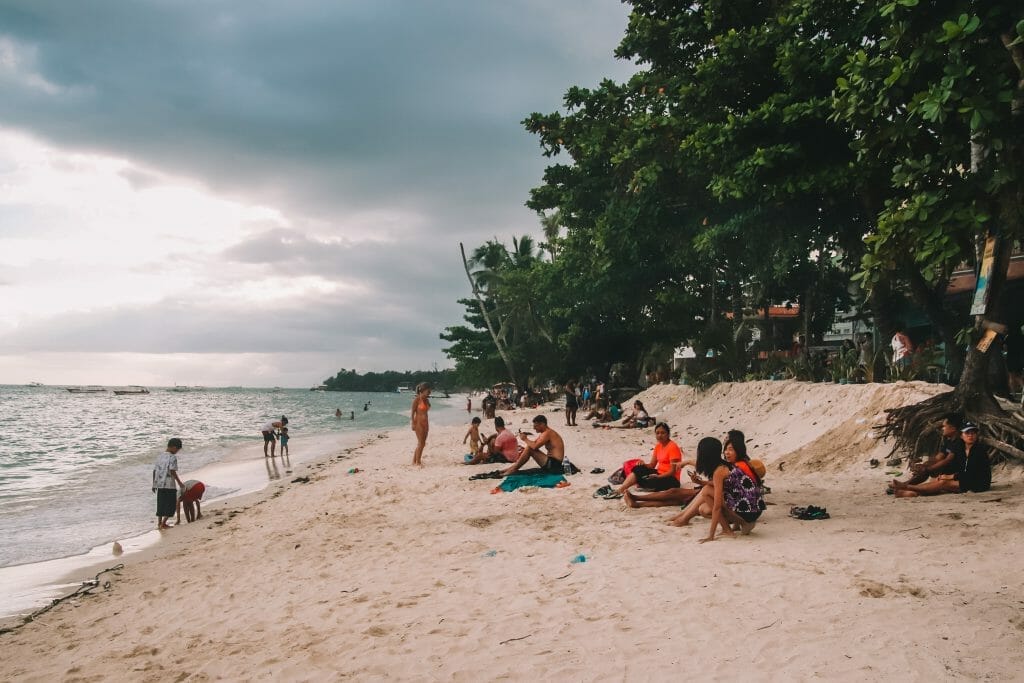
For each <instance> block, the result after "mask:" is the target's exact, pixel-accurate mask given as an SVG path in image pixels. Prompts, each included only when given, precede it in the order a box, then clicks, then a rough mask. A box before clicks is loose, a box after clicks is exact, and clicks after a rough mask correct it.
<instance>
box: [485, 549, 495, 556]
mask: <svg viewBox="0 0 1024 683" xmlns="http://www.w3.org/2000/svg"><path fill="white" fill-rule="evenodd" d="M497 554H498V551H497V550H488V551H487V552H486V553H484V557H494V556H495V555H497Z"/></svg>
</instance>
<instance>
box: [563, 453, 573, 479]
mask: <svg viewBox="0 0 1024 683" xmlns="http://www.w3.org/2000/svg"><path fill="white" fill-rule="evenodd" d="M562 474H564V475H565V476H567V477H568V476H569V475H570V474H572V463H571V462H569V457H568V456H563V457H562Z"/></svg>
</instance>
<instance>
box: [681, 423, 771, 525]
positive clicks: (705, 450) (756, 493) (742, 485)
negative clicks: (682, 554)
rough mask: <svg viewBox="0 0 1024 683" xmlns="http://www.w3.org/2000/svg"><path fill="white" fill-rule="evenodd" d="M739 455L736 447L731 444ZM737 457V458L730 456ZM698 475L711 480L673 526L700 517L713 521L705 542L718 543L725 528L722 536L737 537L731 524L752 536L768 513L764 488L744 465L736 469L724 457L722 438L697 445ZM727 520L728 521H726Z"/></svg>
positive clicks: (730, 448) (711, 439)
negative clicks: (719, 530)
mask: <svg viewBox="0 0 1024 683" xmlns="http://www.w3.org/2000/svg"><path fill="white" fill-rule="evenodd" d="M728 449H729V450H732V451H733V453H734V454H735V450H736V447H735V445H734V444H733V443H729V444H728ZM730 457H735V455H730ZM696 469H697V473H698V474H700V475H701V476H704V477H707V478H708V481H707V483H706V484H704V486H703V487H702V488H701V490H700V493H699V494H697V497H696V498H694V499H693V500H692V501H691V502H690V504H689V505H687V506H686V509H685V510H684V511H683V512H682V513H681V514H679V515H677V516H676V517H673V518H672V520H671V521H670V522H669V524H674V525H675V526H686V525H687V524H689V523H690V520H691V519H693V518H694V517H696V516H697V515H702V516H704V517H710V518H711V528H710V529H709V531H708V535H707V537H706V538H702V539H700V542H701V543H704V542H705V541H713V540H715V533H716V532H717V531H718V527H719V526H721V528H722V533H723V534H724V535H726V536H734V535H735V534H733V530H732V528H731V526H730V525H732V524H735V525H736V526H737V527H738V529H739V531H740V533H743V534H748V533H750V531H751V530H752V529H753V528H754V525H755V524H756V523H757V519H758V518H759V517H760V516H761V513H762V512H764V510H765V504H764V497H763V495H762V492H761V487H760V486H759V485H758V484H757V483H755V481H754V480H753V479H751V478H750V477H749V476H748V475H747V473H746V472H745V471H744V469H745V468H743V467H742V466H733V465H731V464H729V462H727V461H726V460H724V459H723V458H722V444H721V442H720V441H718V439H713V438H711V437H705V438H703V439H701V440H700V443H699V444H697V466H696ZM723 518H724V519H723Z"/></svg>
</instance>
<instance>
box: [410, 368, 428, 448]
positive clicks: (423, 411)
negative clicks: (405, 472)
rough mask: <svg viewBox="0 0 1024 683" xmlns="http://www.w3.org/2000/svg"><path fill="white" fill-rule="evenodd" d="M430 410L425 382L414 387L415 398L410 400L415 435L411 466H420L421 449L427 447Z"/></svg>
mask: <svg viewBox="0 0 1024 683" xmlns="http://www.w3.org/2000/svg"><path fill="white" fill-rule="evenodd" d="M429 410H430V385H429V384H427V383H426V382H423V383H421V384H417V385H416V398H414V399H413V400H412V415H411V419H412V431H413V432H415V433H416V450H415V451H413V454H412V464H413V465H420V466H422V465H423V463H422V462H421V461H422V459H423V447H424V446H426V445H427V432H428V431H430V421H429V420H428V419H427V411H429Z"/></svg>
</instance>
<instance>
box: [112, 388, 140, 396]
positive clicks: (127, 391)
mask: <svg viewBox="0 0 1024 683" xmlns="http://www.w3.org/2000/svg"><path fill="white" fill-rule="evenodd" d="M148 393H149V389H147V388H146V387H128V388H126V389H114V394H115V395H117V396H133V395H135V394H148Z"/></svg>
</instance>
